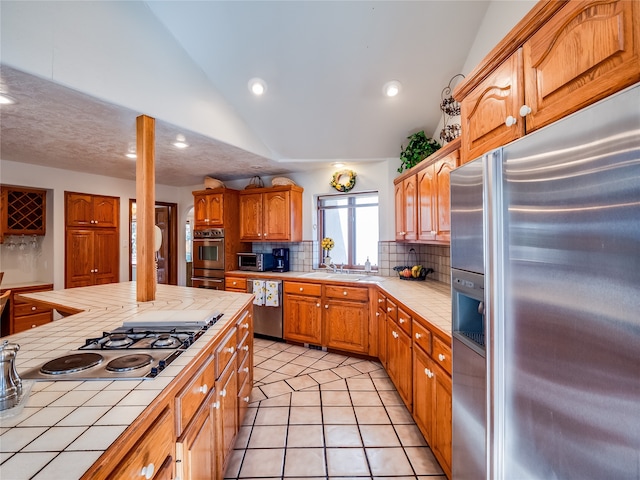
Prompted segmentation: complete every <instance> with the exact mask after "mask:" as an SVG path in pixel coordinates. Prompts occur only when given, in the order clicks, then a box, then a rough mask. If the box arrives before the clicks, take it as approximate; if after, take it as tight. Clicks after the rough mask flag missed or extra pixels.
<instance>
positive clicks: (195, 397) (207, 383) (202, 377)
mask: <svg viewBox="0 0 640 480" xmlns="http://www.w3.org/2000/svg"><path fill="white" fill-rule="evenodd" d="M215 381H216V378H215V369H214V365H213V357H209V359H207V360H206V362H205V364H204V366H203V367H202V368H201V369H200V370H198V372H197V373H196V374H195V375H194V376H193V378H192V379H191V381H190V382H189V383H188V384H187V386H186V387H185V388H184V389H182V391H181V392H180V393H178V395H176V429H177V432H176V433H177V435H178V436H180V435H182V431H183V430H184V429H185V428H186V427H187V425H188V424H189V422H190V421H191V419H192V418H193V415H194V414H195V413H196V412H197V411H198V408H200V405H201V404H202V402H203V401H204V399H205V398H207V394H208V393H209V391H210V390H211V389H212V388H213V386H214V385H215Z"/></svg>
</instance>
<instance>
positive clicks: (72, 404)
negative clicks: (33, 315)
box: [0, 282, 252, 480]
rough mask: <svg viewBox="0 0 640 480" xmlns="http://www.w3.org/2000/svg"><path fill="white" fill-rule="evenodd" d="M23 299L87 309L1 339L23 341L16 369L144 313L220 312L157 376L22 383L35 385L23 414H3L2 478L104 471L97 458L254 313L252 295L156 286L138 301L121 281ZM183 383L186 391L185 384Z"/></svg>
mask: <svg viewBox="0 0 640 480" xmlns="http://www.w3.org/2000/svg"><path fill="white" fill-rule="evenodd" d="M25 298H27V299H28V300H29V301H33V302H37V303H39V302H42V303H43V304H47V305H48V306H49V307H51V306H53V308H55V306H56V305H58V306H60V307H61V309H62V310H64V309H65V308H66V309H73V310H81V311H82V312H81V313H78V314H75V315H71V316H69V317H66V318H62V319H60V320H56V321H54V322H51V323H49V324H46V325H42V326H40V327H38V328H34V329H30V330H28V331H24V332H21V333H18V334H15V335H11V336H8V337H5V338H3V340H5V339H6V340H8V341H9V342H10V343H17V344H19V345H20V350H19V352H18V354H17V358H16V366H17V370H18V373H19V374H23V373H24V372H25V371H27V370H29V369H30V368H32V367H35V366H38V365H41V364H42V363H43V362H46V361H48V360H51V359H54V358H58V357H60V356H62V355H65V354H68V353H69V352H70V351H73V350H77V349H78V348H79V347H80V346H82V345H84V344H85V340H86V339H88V338H95V337H99V336H100V335H101V334H102V332H103V331H107V332H108V331H112V330H114V329H116V328H118V327H120V326H121V325H122V324H123V322H125V321H128V320H131V319H135V318H136V316H140V315H143V314H144V315H148V313H147V312H152V311H159V312H160V311H166V310H184V311H189V310H207V311H211V312H219V313H222V314H223V316H222V318H221V319H220V320H219V321H218V322H216V323H215V324H214V325H213V326H211V327H210V328H209V329H208V330H206V331H205V332H204V334H203V335H202V336H201V337H200V338H198V339H197V340H196V341H195V342H194V343H193V344H192V345H191V346H190V347H189V348H188V349H187V350H185V351H184V352H183V353H182V354H181V355H179V356H178V357H177V358H175V360H173V361H172V362H171V364H170V365H168V366H167V367H166V368H165V369H164V370H162V371H160V372H159V374H158V375H157V376H156V377H155V378H150V379H145V380H88V381H37V382H34V383H33V384H32V385H31V381H29V380H23V383H25V384H26V385H29V386H31V393H30V395H29V398H28V401H27V403H26V406H24V408H23V409H22V410H21V411H20V413H18V414H12V413H13V412H12V410H11V409H10V410H5V411H4V412H0V478H2V479H3V480H4V479H7V480H19V479H31V478H34V479H54V478H55V479H57V478H65V479H76V478H81V477H82V476H83V475H84V474H85V472H87V471H88V470H89V471H92V469H93V470H96V471H99V468H98V469H96V465H94V463H100V462H97V461H98V459H100V458H101V456H103V454H104V453H105V451H107V450H108V449H109V447H110V446H111V445H112V444H113V443H114V442H116V440H118V439H119V438H120V439H121V438H122V437H124V438H125V440H126V441H125V442H123V445H131V446H133V442H134V441H135V433H132V432H131V430H134V427H138V428H139V427H144V428H148V425H147V423H148V422H147V420H146V419H145V420H144V421H143V422H141V420H140V417H144V416H145V415H146V413H147V412H148V411H149V410H148V407H149V406H150V405H155V404H156V403H158V402H161V401H163V402H165V403H166V404H167V405H170V404H171V401H172V400H168V399H166V398H165V397H167V398H168V393H167V392H169V391H171V392H172V393H171V394H173V390H175V388H176V384H177V383H180V382H182V380H180V379H181V377H183V376H186V375H187V374H189V375H190V374H191V373H192V372H194V371H195V368H194V364H195V363H204V361H205V353H206V356H207V358H209V356H212V352H211V351H209V350H210V349H211V345H212V344H213V343H214V342H217V341H219V340H220V337H221V336H223V335H227V333H228V332H229V329H230V326H231V323H235V322H237V321H238V319H239V318H240V314H241V313H242V312H246V311H247V309H249V310H250V308H251V299H252V295H250V294H238V293H229V292H224V291H215V290H205V289H196V288H188V287H177V286H168V285H158V287H157V294H156V300H153V301H149V302H138V301H136V284H135V283H134V282H124V283H117V284H108V285H100V286H93V287H82V288H74V289H67V290H58V291H50V292H42V293H34V294H29V295H25ZM62 307H64V308H62ZM145 318H146V317H145ZM233 338H234V339H235V334H234V337H233ZM205 351H206V352H205ZM198 368H199V367H198ZM179 388H183V387H182V385H181V384H180V385H179ZM170 408H173V407H170ZM15 410H20V409H19V408H18V409H15ZM15 410H14V412H15ZM150 421H151V420H149V422H150ZM135 422H139V424H136V423H135ZM144 422H147V423H144ZM130 426H132V427H131V428H129V427H130ZM117 458H118V457H117V455H116V456H113V457H108V458H105V457H104V456H103V457H102V459H101V461H105V460H107V461H110V462H111V463H114V462H118V459H117ZM157 467H159V465H158V466H157ZM100 473H101V474H102V473H103V472H100Z"/></svg>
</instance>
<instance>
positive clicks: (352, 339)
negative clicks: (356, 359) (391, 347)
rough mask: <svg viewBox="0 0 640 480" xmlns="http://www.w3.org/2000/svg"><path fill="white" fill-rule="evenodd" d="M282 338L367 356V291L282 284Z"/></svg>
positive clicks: (357, 288) (352, 288)
mask: <svg viewBox="0 0 640 480" xmlns="http://www.w3.org/2000/svg"><path fill="white" fill-rule="evenodd" d="M284 338H285V339H286V340H291V341H293V342H300V343H308V344H311V345H317V346H322V347H327V348H332V349H336V350H341V351H345V352H352V353H360V354H365V355H368V354H369V289H368V288H362V287H350V286H338V285H320V284H315V283H306V282H289V281H285V282H284Z"/></svg>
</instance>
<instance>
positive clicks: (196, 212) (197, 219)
mask: <svg viewBox="0 0 640 480" xmlns="http://www.w3.org/2000/svg"><path fill="white" fill-rule="evenodd" d="M223 213H224V194H222V193H206V192H194V194H193V221H194V226H195V228H198V227H204V228H207V227H223V226H224V217H223Z"/></svg>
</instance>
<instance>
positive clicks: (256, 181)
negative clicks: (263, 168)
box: [244, 175, 264, 190]
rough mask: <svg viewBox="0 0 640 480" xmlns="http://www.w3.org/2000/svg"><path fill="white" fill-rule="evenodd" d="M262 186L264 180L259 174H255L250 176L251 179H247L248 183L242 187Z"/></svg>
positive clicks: (246, 188)
mask: <svg viewBox="0 0 640 480" xmlns="http://www.w3.org/2000/svg"><path fill="white" fill-rule="evenodd" d="M262 187H264V182H263V181H262V179H261V178H260V177H259V176H257V175H256V176H255V177H251V180H250V181H249V185H247V186H246V187H244V189H245V190H248V189H250V188H262Z"/></svg>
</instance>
